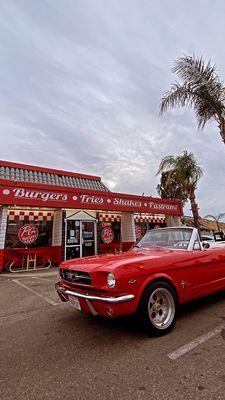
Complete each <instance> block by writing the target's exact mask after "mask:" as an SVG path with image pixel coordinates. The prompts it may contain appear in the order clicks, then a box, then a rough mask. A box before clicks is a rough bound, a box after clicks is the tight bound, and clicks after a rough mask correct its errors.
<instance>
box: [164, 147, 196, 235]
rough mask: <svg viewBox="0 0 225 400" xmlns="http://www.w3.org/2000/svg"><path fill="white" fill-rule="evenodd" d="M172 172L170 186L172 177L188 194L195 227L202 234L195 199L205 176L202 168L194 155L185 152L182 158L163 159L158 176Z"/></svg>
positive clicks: (170, 157) (167, 157)
mask: <svg viewBox="0 0 225 400" xmlns="http://www.w3.org/2000/svg"><path fill="white" fill-rule="evenodd" d="M165 171H170V173H169V176H168V184H169V183H170V176H172V177H173V178H174V177H175V179H176V182H178V183H179V184H180V186H181V188H182V191H183V192H184V193H186V194H187V197H188V199H189V200H190V203H191V210H192V214H193V218H194V224H195V227H196V228H197V229H198V231H199V235H200V236H201V232H200V225H199V213H198V205H197V203H196V198H195V190H196V189H197V184H198V181H199V179H200V178H201V176H202V175H203V171H202V168H201V167H200V166H199V165H198V163H197V161H196V160H195V158H194V155H193V154H192V153H188V152H187V151H184V152H183V153H182V154H181V155H180V156H177V157H174V156H166V157H164V158H163V159H162V161H161V163H160V165H159V169H158V171H157V175H158V174H160V173H162V172H165Z"/></svg>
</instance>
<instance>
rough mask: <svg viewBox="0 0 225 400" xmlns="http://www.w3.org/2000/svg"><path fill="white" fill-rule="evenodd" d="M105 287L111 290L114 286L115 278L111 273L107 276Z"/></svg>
mask: <svg viewBox="0 0 225 400" xmlns="http://www.w3.org/2000/svg"><path fill="white" fill-rule="evenodd" d="M107 285H108V287H109V288H110V289H113V288H114V287H115V285H116V278H115V276H114V275H113V274H112V273H111V272H110V273H109V274H108V275H107Z"/></svg>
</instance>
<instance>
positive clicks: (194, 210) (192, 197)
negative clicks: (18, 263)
mask: <svg viewBox="0 0 225 400" xmlns="http://www.w3.org/2000/svg"><path fill="white" fill-rule="evenodd" d="M189 200H190V203H191V211H192V214H193V219H194V225H195V228H197V229H198V233H199V237H200V239H201V229H200V223H199V213H198V205H197V203H196V199H195V192H194V191H193V192H191V193H190V195H189Z"/></svg>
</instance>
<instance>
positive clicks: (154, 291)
mask: <svg viewBox="0 0 225 400" xmlns="http://www.w3.org/2000/svg"><path fill="white" fill-rule="evenodd" d="M59 273H60V281H59V282H57V283H56V290H57V293H58V295H59V297H60V298H61V300H62V301H69V302H70V304H71V306H73V307H74V308H75V309H77V310H80V311H83V312H89V313H90V312H91V313H92V314H93V315H97V314H99V315H102V316H106V317H109V318H115V317H119V316H121V315H127V314H133V313H138V315H139V317H140V318H141V320H142V321H143V323H144V325H145V327H146V328H147V330H148V332H149V333H150V334H151V335H156V336H159V335H164V334H166V333H168V332H170V331H171V329H172V328H173V327H174V325H175V322H176V318H177V312H178V307H179V305H180V304H183V303H185V302H188V301H191V300H194V299H197V298H200V297H203V296H206V295H209V294H211V293H214V292H217V291H220V290H223V289H225V248H223V247H220V248H211V246H210V247H209V248H208V249H205V248H204V245H203V244H202V243H201V242H200V239H199V236H198V231H197V229H195V228H187V227H173V228H162V229H157V230H150V231H147V232H146V233H145V235H144V236H143V237H142V238H141V239H140V240H139V241H138V242H137V243H136V245H135V246H134V247H133V248H132V249H131V250H130V251H128V252H126V253H120V254H115V255H112V254H109V255H103V256H93V257H88V258H83V259H74V260H69V261H65V262H63V263H62V264H61V265H60V267H59ZM65 312H66V311H65Z"/></svg>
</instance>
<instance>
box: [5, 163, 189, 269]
mask: <svg viewBox="0 0 225 400" xmlns="http://www.w3.org/2000/svg"><path fill="white" fill-rule="evenodd" d="M181 215H182V204H181V202H180V201H177V200H167V199H166V200H165V199H160V198H153V197H147V196H136V195H129V194H123V193H114V192H111V191H109V189H108V188H107V187H106V186H105V185H104V183H103V182H102V180H101V178H100V177H97V176H91V175H85V174H76V173H73V172H66V171H60V170H55V169H49V168H42V167H36V166H31V165H25V164H18V163H12V162H6V161H0V271H1V270H3V269H4V268H7V267H9V266H11V268H21V269H30V268H38V267H40V268H42V267H48V266H50V265H51V264H52V265H58V264H59V263H60V262H61V261H62V260H65V259H70V258H79V257H85V256H92V255H95V254H101V253H109V252H120V251H125V250H128V249H129V248H130V247H131V246H132V244H133V243H134V242H135V241H136V240H137V239H138V238H139V237H140V236H141V235H142V234H143V233H144V232H145V231H146V230H147V229H152V228H157V227H163V226H174V225H178V224H179V223H180V216H181Z"/></svg>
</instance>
